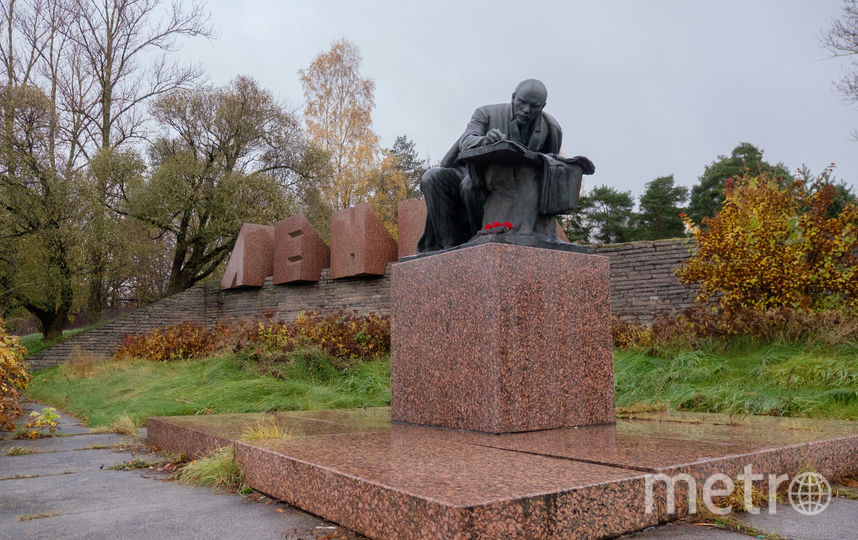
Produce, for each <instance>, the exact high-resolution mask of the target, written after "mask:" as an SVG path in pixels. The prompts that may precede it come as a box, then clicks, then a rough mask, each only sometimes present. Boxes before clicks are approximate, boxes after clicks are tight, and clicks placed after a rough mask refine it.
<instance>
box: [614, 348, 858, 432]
mask: <svg viewBox="0 0 858 540" xmlns="http://www.w3.org/2000/svg"><path fill="white" fill-rule="evenodd" d="M614 372H615V389H616V399H617V406H618V408H622V409H634V408H635V407H640V408H644V407H645V406H646V405H645V404H658V405H659V406H660V405H663V404H668V405H669V407H670V408H671V409H677V410H684V411H695V412H718V413H727V414H734V415H745V414H758V415H772V416H808V417H822V418H839V419H845V420H858V346H856V345H839V346H833V347H832V346H829V347H824V346H821V345H802V344H770V345H760V344H758V343H755V342H754V341H752V340H749V339H744V338H740V339H734V340H733V341H732V342H731V343H729V344H728V343H717V342H712V343H707V344H704V346H703V347H701V348H700V349H698V350H688V349H685V350H680V349H677V350H674V351H662V352H660V354H658V355H652V354H647V353H645V352H640V351H633V350H625V351H621V350H616V351H614Z"/></svg>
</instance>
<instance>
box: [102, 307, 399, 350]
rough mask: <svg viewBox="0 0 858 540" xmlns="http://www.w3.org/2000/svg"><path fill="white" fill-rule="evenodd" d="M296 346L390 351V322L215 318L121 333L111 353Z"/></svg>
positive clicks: (349, 317) (349, 315) (311, 316)
mask: <svg viewBox="0 0 858 540" xmlns="http://www.w3.org/2000/svg"><path fill="white" fill-rule="evenodd" d="M302 347H316V348H318V349H321V350H323V351H324V352H325V353H327V354H328V355H330V356H332V357H334V358H339V359H344V360H354V359H360V358H366V359H372V358H376V357H378V356H380V355H383V354H386V353H388V352H389V351H390V320H389V319H388V318H387V317H380V316H378V315H375V314H372V313H371V314H369V315H357V314H355V313H354V312H344V311H341V312H336V313H328V314H322V313H318V312H310V313H302V314H301V315H299V316H298V317H297V318H296V319H295V320H294V321H289V322H287V321H277V320H274V319H273V318H270V317H269V318H265V319H262V320H258V321H254V322H246V321H242V322H237V323H233V324H229V323H226V322H220V323H218V324H216V325H215V326H213V327H211V328H206V327H204V326H202V325H200V324H195V323H182V324H178V325H173V326H168V327H165V328H163V329H161V328H156V329H155V330H153V331H151V332H149V333H146V334H141V335H136V336H126V338H125V341H124V342H123V343H122V344H121V345H120V346H119V347H118V348H117V349H116V352H115V353H114V356H113V357H114V359H126V358H145V359H148V360H154V361H159V362H166V361H173V360H191V359H194V358H204V357H206V356H210V355H212V354H215V353H218V352H220V351H224V350H232V351H234V352H238V353H243V354H248V355H250V356H252V357H259V356H260V355H265V354H266V353H286V352H291V351H293V350H295V349H298V348H302Z"/></svg>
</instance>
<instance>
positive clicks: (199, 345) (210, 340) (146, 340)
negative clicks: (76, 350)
mask: <svg viewBox="0 0 858 540" xmlns="http://www.w3.org/2000/svg"><path fill="white" fill-rule="evenodd" d="M231 335H232V330H231V329H230V328H229V327H228V326H226V325H225V324H223V323H221V324H218V325H215V326H213V327H212V328H205V327H203V326H202V325H200V324H198V323H188V322H183V323H181V324H176V325H173V326H167V327H165V328H164V329H163V330H162V329H160V328H155V329H154V330H152V331H151V332H149V333H148V334H139V335H136V336H125V341H123V342H122V343H121V344H120V345H119V347H117V349H116V352H115V353H114V354H113V358H114V359H116V360H122V359H128V358H146V359H148V360H154V361H156V362H167V361H171V360H190V359H192V358H204V357H206V356H209V355H210V354H212V353H214V352H215V351H217V350H219V349H222V348H223V347H224V346H225V340H228V339H229V336H231Z"/></svg>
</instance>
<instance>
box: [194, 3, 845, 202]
mask: <svg viewBox="0 0 858 540" xmlns="http://www.w3.org/2000/svg"><path fill="white" fill-rule="evenodd" d="M208 9H209V11H210V12H211V21H212V23H213V25H214V26H215V28H216V29H217V30H218V31H219V32H220V37H219V38H217V39H215V40H212V41H205V40H199V39H197V40H191V41H188V42H186V43H185V44H184V45H183V47H182V56H183V57H184V58H185V59H186V60H189V61H195V62H196V61H198V62H201V63H202V64H203V65H204V67H205V69H206V71H207V72H208V74H209V77H210V82H211V83H212V84H217V85H221V84H225V83H227V82H229V80H230V79H232V78H233V77H235V76H236V75H239V74H241V75H248V76H251V77H253V78H255V79H256V80H257V81H259V82H260V83H261V84H262V85H263V86H264V87H265V88H267V89H269V90H271V91H272V92H273V93H274V94H275V95H276V96H277V97H278V98H279V99H281V100H282V101H284V102H285V103H286V104H287V105H290V106H292V107H298V106H300V105H301V104H302V103H303V94H302V91H301V85H300V82H299V80H298V75H297V72H298V70H299V69H301V68H305V67H307V66H308V65H309V63H310V62H311V61H312V59H313V57H314V56H315V55H316V54H317V53H319V52H321V51H323V50H327V49H328V48H329V47H330V45H331V42H333V41H335V40H337V39H340V38H346V39H348V40H350V41H352V42H354V43H355V44H357V45H358V47H360V50H361V52H362V53H363V57H364V62H363V69H362V71H363V74H364V75H366V76H370V77H372V78H373V79H374V80H375V84H376V92H375V100H376V108H375V111H374V113H373V126H374V129H375V131H376V133H378V135H379V136H380V138H381V142H382V144H383V145H385V146H389V145H390V144H392V143H393V139H394V138H395V137H396V136H397V135H401V134H405V135H408V137H409V138H411V139H412V140H413V141H414V142H415V143H416V145H417V149H418V151H419V152H420V153H421V154H422V155H423V156H424V157H429V158H431V159H432V160H438V159H440V158H441V157H442V156H443V154H444V153H445V152H446V150H447V149H448V148H449V147H450V145H451V144H452V143H453V142H454V141H455V140H456V138H457V137H458V136H459V134H460V133H461V131H462V130H463V129H464V127H465V125H466V123H467V121H468V119H469V118H470V115H471V113H472V112H473V110H474V109H475V108H476V107H478V106H480V105H485V104H488V103H498V102H503V101H507V100H508V99H509V97H510V94H511V93H512V90H513V88H514V87H515V85H516V83H517V82H518V81H520V80H522V79H525V78H530V77H533V78H538V79H541V80H542V81H543V82H545V84H546V86H547V87H548V93H549V95H548V105H547V106H546V108H545V110H546V111H547V112H549V113H550V114H552V115H553V116H554V117H555V118H557V120H558V121H559V122H560V125H561V126H562V127H563V131H564V141H563V151H564V153H566V154H567V155H578V154H581V155H586V156H588V157H589V158H590V159H592V160H593V162H594V163H595V164H596V174H595V175H593V176H591V177H588V178H587V180H586V182H587V185H589V186H594V185H598V184H607V185H609V186H613V187H615V188H618V189H622V190H631V191H632V192H633V193H634V194H635V195H636V196H637V195H640V193H641V192H642V191H643V186H644V184H645V183H646V182H648V181H650V180H652V179H654V178H656V177H658V176H662V175H667V174H674V175H675V178H676V180H677V182H678V183H680V184H683V185H686V186H691V185H693V184H695V183H696V182H697V179H698V177H699V176H700V175H701V174H702V173H703V169H704V167H705V165H707V164H708V163H710V162H712V161H713V160H715V159H716V158H717V156H718V155H719V154H729V153H730V151H731V150H732V149H733V148H734V147H735V146H736V145H737V144H738V143H739V142H740V141H747V142H750V143H752V144H754V145H756V146H757V147H759V148H762V149H763V150H764V152H765V154H764V158H765V159H766V160H767V161H769V162H772V163H776V162H783V163H784V164H785V165H786V166H787V167H788V168H789V169H790V170H795V169H796V168H797V167H800V166H801V165H802V164H806V165H807V166H808V167H810V169H811V170H812V171H813V172H816V173H818V172H820V171H821V170H822V169H823V168H824V167H825V166H826V165H828V164H829V163H830V162H832V161H833V162H836V163H837V169H836V171H835V176H836V177H837V178H840V179H843V180H845V181H846V182H847V183H849V184H850V185H852V186H853V187H855V186H856V184H858V142H854V141H852V140H850V134H851V132H852V130H853V128H855V127H858V108H855V107H849V106H847V105H846V104H845V103H844V101H843V100H842V98H841V97H840V96H839V95H838V94H836V93H835V92H834V90H833V86H832V85H833V82H834V81H835V80H836V79H839V78H840V76H841V74H842V72H843V69H844V68H845V67H846V65H847V62H846V61H845V60H843V59H828V53H827V51H825V50H824V49H822V48H820V47H819V44H818V41H817V36H818V35H819V33H820V32H821V31H822V30H824V29H826V28H828V26H829V23H830V21H831V20H832V18H834V17H837V16H838V15H839V13H840V10H841V3H840V1H839V0H718V1H715V0H709V1H706V2H703V1H691V0H676V1H670V0H647V1H628V0H626V1H616V0H615V1H607V0H606V1H596V0H592V1H557V2H539V1H530V2H521V1H519V2H508V1H499V0H495V1H492V2H484V1H480V2H476V1H472V2H468V1H461V0H460V1H457V2H453V1H446V0H444V1H442V0H436V1H432V2H425V1H424V2H406V1H369V0H367V1H360V2H358V1H333V0H306V1H298V0H290V1H285V0H284V1H275V0H271V1H261V0H247V1H244V2H236V1H235V0H210V1H209V2H208Z"/></svg>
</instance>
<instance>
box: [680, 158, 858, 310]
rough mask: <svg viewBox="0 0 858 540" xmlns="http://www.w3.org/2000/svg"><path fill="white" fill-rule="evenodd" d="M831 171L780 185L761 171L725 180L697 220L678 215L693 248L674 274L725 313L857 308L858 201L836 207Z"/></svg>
mask: <svg viewBox="0 0 858 540" xmlns="http://www.w3.org/2000/svg"><path fill="white" fill-rule="evenodd" d="M831 170H832V169H831V168H829V169H827V170H826V171H825V173H823V175H822V176H820V177H819V178H816V179H813V180H809V181H806V182H803V181H796V182H794V183H792V184H791V185H789V186H788V187H786V188H782V187H781V186H780V185H779V184H778V182H777V181H776V180H775V179H773V178H771V177H770V176H768V175H766V174H763V175H760V176H758V177H752V176H749V175H745V176H743V177H742V178H738V179H736V180H735V181H734V180H733V179H728V180H727V182H726V183H725V200H724V204H723V206H722V207H721V211H720V212H719V213H718V214H717V215H716V216H715V217H713V218H711V219H704V220H703V225H704V227H697V226H695V225H694V224H693V223H692V222H691V221H690V220H688V218H687V217H686V218H684V219H685V223H686V225H687V226H688V227H690V228H691V230H692V232H693V233H694V236H695V237H696V239H697V243H698V246H699V249H698V251H697V253H696V254H695V255H694V256H693V257H691V258H690V259H688V260H687V261H685V262H684V263H683V264H682V265H681V266H680V267H679V268H678V269H677V271H676V274H677V276H678V277H679V279H680V281H682V282H683V283H686V284H698V285H700V291H699V294H698V297H697V299H698V301H700V302H703V303H714V304H717V305H718V306H719V307H720V308H721V310H722V311H723V312H724V313H726V314H727V315H729V314H731V313H735V312H740V311H742V310H744V309H752V310H754V311H757V312H760V313H765V312H768V311H769V310H771V309H780V308H794V309H800V310H811V311H819V310H826V309H830V308H832V307H847V308H851V309H856V308H858V207H856V206H855V203H854V202H852V203H850V204H846V205H845V206H844V207H843V208H842V210H840V211H839V212H837V211H836V210H835V206H836V205H835V204H834V203H835V199H836V197H837V195H838V193H837V189H836V188H835V186H834V185H833V184H832V183H831V182H830V181H829V177H830V175H831ZM833 210H835V211H833ZM832 214H833V215H832Z"/></svg>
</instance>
